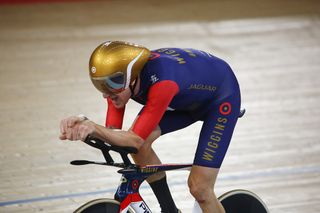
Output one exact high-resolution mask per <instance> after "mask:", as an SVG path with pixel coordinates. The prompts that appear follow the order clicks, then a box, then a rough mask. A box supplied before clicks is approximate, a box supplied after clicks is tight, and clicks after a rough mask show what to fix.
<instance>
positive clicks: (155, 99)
mask: <svg viewBox="0 0 320 213" xmlns="http://www.w3.org/2000/svg"><path fill="white" fill-rule="evenodd" d="M178 91H179V87H178V85H177V83H175V82H174V81H169V80H166V81H161V82H158V83H156V84H154V85H153V86H152V87H151V88H150V90H149V93H148V100H147V104H146V105H145V107H144V109H143V111H142V112H141V114H140V115H139V117H138V118H137V120H136V121H135V123H134V125H133V127H132V131H133V132H134V133H136V134H137V135H139V136H140V137H141V138H143V139H144V140H146V139H147V137H148V136H149V135H150V133H151V132H152V131H153V130H154V129H155V128H156V127H157V125H158V124H159V122H160V120H161V118H162V116H163V114H164V113H165V112H166V110H167V108H168V106H169V104H170V102H171V101H172V99H173V97H174V96H175V95H176V94H177V93H178Z"/></svg>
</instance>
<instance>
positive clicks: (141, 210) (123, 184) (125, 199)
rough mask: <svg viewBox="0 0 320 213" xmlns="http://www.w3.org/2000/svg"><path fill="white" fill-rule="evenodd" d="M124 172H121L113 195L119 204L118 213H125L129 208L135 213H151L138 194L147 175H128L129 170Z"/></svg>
mask: <svg viewBox="0 0 320 213" xmlns="http://www.w3.org/2000/svg"><path fill="white" fill-rule="evenodd" d="M125 170H126V169H123V170H122V171H121V173H122V177H121V179H120V184H119V186H118V189H117V191H116V193H115V199H116V200H118V201H119V202H120V213H126V212H127V211H128V209H129V207H131V208H132V209H133V210H134V211H135V212H136V213H151V210H150V208H149V207H148V206H147V204H146V203H145V201H144V200H143V198H142V197H141V195H140V193H139V188H140V185H141V183H142V182H143V181H144V180H145V179H146V178H147V177H148V175H145V174H141V173H138V174H137V173H135V174H130V173H131V172H130V170H129V171H125ZM132 173H133V172H132Z"/></svg>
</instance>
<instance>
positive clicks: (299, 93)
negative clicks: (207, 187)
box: [0, 0, 320, 213]
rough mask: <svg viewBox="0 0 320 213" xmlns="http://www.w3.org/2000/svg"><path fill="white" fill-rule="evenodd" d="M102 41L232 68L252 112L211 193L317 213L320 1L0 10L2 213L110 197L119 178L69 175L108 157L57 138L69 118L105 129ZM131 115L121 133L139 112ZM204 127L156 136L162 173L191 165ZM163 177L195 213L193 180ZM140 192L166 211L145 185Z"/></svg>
mask: <svg viewBox="0 0 320 213" xmlns="http://www.w3.org/2000/svg"><path fill="white" fill-rule="evenodd" d="M106 40H124V41H130V42H135V43H140V44H142V45H144V46H146V47H148V48H150V49H156V48H160V47H191V48H196V49H201V50H205V51H208V52H211V53H212V54H214V55H217V56H218V57H221V58H223V59H225V60H226V61H227V62H229V64H230V65H231V67H232V68H233V69H234V71H235V74H236V75H237V77H238V80H239V82H240V86H241V91H242V106H243V107H244V108H246V109H247V113H246V115H245V116H244V117H243V118H241V119H240V120H239V122H238V124H237V127H236V130H235V132H234V136H233V139H232V143H231V145H230V148H229V151H228V153H227V156H226V158H225V161H224V163H223V165H222V168H221V172H220V175H219V177H218V180H217V184H216V193H217V194H218V195H221V194H223V193H225V192H227V191H229V190H232V189H237V188H243V189H248V190H251V191H253V192H255V193H257V194H258V195H259V196H260V197H261V198H262V199H263V200H264V201H265V202H266V204H267V206H268V207H269V209H270V212H275V213H282V212H283V213H285V212H286V213H287V212H290V213H298V212H309V213H317V212H320V195H319V191H320V143H319V142H320V141H319V136H320V133H319V129H320V83H319V81H320V2H319V1H318V0H304V1H301V0H269V1H257V0H221V1H219V0H201V1H193V0H185V1H178V0H172V1H169V0H162V1H155V0H149V1H146V0H137V1H125V0H107V1H102V0H100V1H98V0H95V1H89V0H88V1H85V0H82V1H81V0H79V1H76V0H73V1H72V0H65V1H62V0H60V1H58V0H51V1H50V0H46V1H40V0H25V1H22V0H12V1H10V0H0V98H1V102H0V110H1V113H0V116H1V119H0V134H1V139H0V212H72V211H73V210H74V209H76V208H77V207H78V206H80V205H81V204H83V203H84V202H86V201H89V200H91V199H96V198H100V197H112V196H113V193H114V190H115V189H116V187H117V185H118V183H119V179H120V175H119V174H117V173H116V171H117V170H116V169H114V168H111V167H110V168H109V167H102V166H91V165H90V166H83V167H73V166H71V165H69V161H71V160H74V159H89V160H102V155H101V154H100V153H99V152H98V151H96V150H93V149H92V148H90V147H88V146H87V145H85V144H84V143H80V142H61V141H59V139H58V137H59V123H60V120H61V119H63V118H65V117H66V116H70V115H77V114H80V113H82V114H85V115H86V116H87V117H89V118H90V119H91V120H93V121H95V122H97V123H99V124H103V123H104V121H105V111H106V108H107V105H106V102H105V101H104V99H103V98H102V97H101V94H99V92H98V91H96V90H95V88H94V87H93V85H92V84H91V82H90V79H89V78H88V61H89V57H90V54H91V52H92V51H93V50H94V48H95V47H96V46H98V45H99V44H100V43H102V42H104V41H106ZM128 105H129V106H127V110H126V115H125V116H126V117H125V121H124V128H125V129H127V128H129V127H130V125H131V122H132V121H133V119H134V118H135V116H136V114H137V112H139V110H140V109H141V106H140V105H138V104H136V103H134V102H130V103H129V104H128ZM200 127H201V123H196V124H194V125H193V126H191V127H188V128H186V129H183V130H180V131H178V132H175V133H172V134H169V135H166V136H164V137H162V138H160V139H159V140H158V141H157V142H156V143H155V144H154V149H155V150H156V151H157V153H158V154H159V156H160V158H161V159H162V161H163V163H191V162H192V160H193V156H194V153H195V147H196V145H197V138H198V134H199V131H200ZM172 150H174V152H173V151H172ZM167 175H168V182H169V184H170V187H171V189H172V193H173V197H174V198H175V200H176V203H177V205H178V207H179V208H181V209H182V211H183V212H187V213H188V212H191V209H192V207H193V199H192V197H191V195H189V193H188V189H187V183H186V180H187V177H188V172H187V171H174V172H168V173H167ZM141 194H142V195H143V197H144V199H145V200H146V202H147V203H148V204H149V206H150V208H151V209H154V210H155V212H160V210H159V207H158V204H157V202H156V198H155V196H154V195H153V194H152V192H151V190H150V189H149V188H148V186H147V184H144V185H143V186H142V189H141Z"/></svg>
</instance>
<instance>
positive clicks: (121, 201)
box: [70, 110, 269, 213]
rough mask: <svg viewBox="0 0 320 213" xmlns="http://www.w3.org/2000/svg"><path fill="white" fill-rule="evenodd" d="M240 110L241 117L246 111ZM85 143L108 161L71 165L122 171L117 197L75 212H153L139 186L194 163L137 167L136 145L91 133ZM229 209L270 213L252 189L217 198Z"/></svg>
mask: <svg viewBox="0 0 320 213" xmlns="http://www.w3.org/2000/svg"><path fill="white" fill-rule="evenodd" d="M244 112H245V111H244V110H243V111H242V112H241V114H240V117H241V116H242V115H243V114H244ZM84 142H85V143H86V144H88V145H90V146H92V147H94V148H97V149H99V150H101V152H102V154H103V156H104V158H105V160H106V162H95V161H88V160H74V161H71V162H70V163H71V164H72V165H86V164H96V165H104V166H113V167H118V168H120V169H119V170H118V173H120V174H122V176H121V179H120V180H121V181H120V185H119V186H118V188H117V190H116V192H115V195H114V198H113V199H109V198H101V199H95V200H92V201H89V202H87V203H85V204H84V205H82V206H80V207H79V208H78V209H76V210H75V211H74V213H126V212H129V213H151V210H150V208H149V207H148V205H147V204H146V203H145V201H144V200H143V198H142V197H141V195H140V193H139V187H140V185H141V184H142V182H143V181H144V180H146V179H147V178H148V177H149V176H151V175H153V174H155V173H157V172H161V171H170V170H177V169H189V168H190V167H191V166H192V164H159V165H147V166H142V167H140V166H138V165H136V164H133V163H132V162H131V160H130V159H129V157H128V155H129V154H136V153H138V150H137V149H136V148H134V147H122V146H121V147H120V146H115V145H110V144H108V143H105V142H104V141H102V140H100V139H97V138H92V137H91V136H89V137H88V138H87V139H86V140H85V141H84ZM110 151H113V152H116V153H118V154H120V156H121V159H122V161H123V162H121V163H116V162H114V160H113V158H112V156H111V155H110V153H109V152H110ZM218 199H219V200H220V202H221V203H222V205H223V207H224V208H225V210H226V213H269V211H268V209H267V207H266V205H265V203H264V202H263V201H262V200H261V199H260V198H259V197H258V196H257V195H256V194H254V193H253V192H250V191H247V190H242V189H237V190H232V191H229V192H227V193H225V194H223V195H222V196H220V197H219V198H218Z"/></svg>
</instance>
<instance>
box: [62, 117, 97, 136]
mask: <svg viewBox="0 0 320 213" xmlns="http://www.w3.org/2000/svg"><path fill="white" fill-rule="evenodd" d="M94 131H95V123H94V122H92V121H89V120H88V119H86V118H85V117H80V116H71V117H68V118H66V119H63V120H62V121H61V122H60V136H59V138H60V139H61V140H66V139H68V140H71V141H76V140H81V141H84V140H85V139H86V138H87V136H88V135H91V134H93V133H94Z"/></svg>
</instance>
